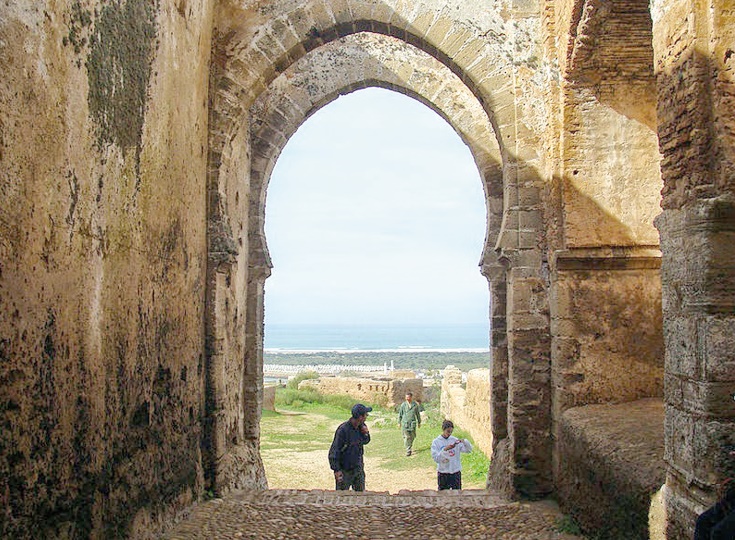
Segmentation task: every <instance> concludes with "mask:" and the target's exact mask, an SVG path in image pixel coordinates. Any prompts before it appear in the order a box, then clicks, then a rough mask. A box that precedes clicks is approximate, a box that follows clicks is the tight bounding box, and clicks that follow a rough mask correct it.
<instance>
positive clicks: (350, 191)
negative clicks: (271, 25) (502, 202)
mask: <svg viewBox="0 0 735 540" xmlns="http://www.w3.org/2000/svg"><path fill="white" fill-rule="evenodd" d="M485 219H486V210H485V206H484V194H483V191H482V185H481V182H480V178H479V173H478V171H477V168H476V166H475V164H474V162H473V160H472V156H471V153H470V151H469V149H468V148H467V147H466V146H465V145H464V143H463V142H462V141H461V139H460V138H459V137H458V136H457V134H456V133H455V132H454V130H453V129H452V128H451V127H450V126H449V125H448V124H447V123H446V122H445V121H444V120H443V119H442V118H441V117H439V116H438V115H437V114H436V113H434V112H433V111H431V110H430V109H429V108H427V107H426V106H424V105H423V104H421V103H418V102H416V101H414V100H412V99H410V98H408V97H406V96H403V95H401V94H397V93H393V92H389V91H387V90H380V89H368V90H361V91H358V92H355V93H353V94H350V95H347V96H343V97H341V98H339V99H338V100H336V101H335V102H333V103H331V104H330V105H328V106H326V107H324V108H323V109H321V110H320V111H318V112H317V113H316V114H314V115H313V116H312V117H311V118H309V119H308V120H307V121H306V122H305V123H304V124H303V125H302V127H301V128H300V129H299V130H298V131H297V133H296V134H295V135H294V136H293V137H292V138H291V140H290V141H289V143H288V144H287V146H286V148H285V150H284V152H283V153H282V154H281V157H280V158H279V160H278V163H277V165H276V168H275V171H274V173H273V176H272V178H271V181H270V184H269V188H268V194H267V203H266V236H267V238H268V245H269V249H270V252H271V256H272V259H273V262H274V265H275V267H274V269H273V274H272V276H271V278H269V280H268V281H267V282H266V321H267V322H269V323H283V322H290V323H294V322H312V323H313V322H333V321H334V320H338V321H342V322H347V321H348V320H352V319H354V320H355V321H365V320H367V319H369V320H370V322H373V323H383V322H396V321H397V320H403V321H404V322H407V321H414V322H416V321H418V322H421V321H427V322H429V321H432V322H438V323H441V322H452V321H454V322H487V318H488V315H487V313H488V291H487V282H486V280H485V278H483V277H482V276H481V275H480V273H479V269H478V261H479V259H480V256H481V253H482V244H483V241H484V236H485Z"/></svg>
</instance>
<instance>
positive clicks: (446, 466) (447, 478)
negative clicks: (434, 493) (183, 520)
mask: <svg viewBox="0 0 735 540" xmlns="http://www.w3.org/2000/svg"><path fill="white" fill-rule="evenodd" d="M452 431H454V423H452V421H451V420H444V422H443V423H442V434H441V435H439V436H438V437H437V438H436V439H434V442H433V443H431V457H432V459H433V460H434V461H436V472H437V483H438V484H439V490H440V491H441V490H443V489H462V462H461V460H460V456H459V455H460V454H461V453H465V454H468V453H470V452H472V444H471V443H470V441H468V440H467V439H458V438H457V437H453V436H452Z"/></svg>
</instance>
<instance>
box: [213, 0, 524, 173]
mask: <svg viewBox="0 0 735 540" xmlns="http://www.w3.org/2000/svg"><path fill="white" fill-rule="evenodd" d="M459 4H461V9H460V6H459V5H458V2H446V1H445V0H424V1H423V2H404V1H402V0H360V1H356V0H352V1H347V0H341V1H331V2H326V1H323V0H310V1H306V2H293V1H291V0H272V1H268V2H237V1H231V2H223V4H222V5H221V6H220V11H219V16H218V22H217V30H216V33H215V40H214V45H215V47H214V48H215V52H214V54H213V58H212V63H213V64H212V69H213V72H214V73H215V76H214V81H213V82H214V86H213V88H212V92H213V95H212V98H213V100H214V104H215V110H214V112H213V115H212V118H211V120H212V125H211V128H212V140H211V141H210V148H211V149H212V151H213V152H214V154H215V161H216V160H217V159H216V155H217V154H218V153H219V150H218V149H221V148H222V147H223V146H224V144H226V141H227V139H228V138H229V136H228V133H229V135H230V136H231V135H232V133H233V132H234V130H235V129H236V126H234V125H233V124H234V123H236V122H237V118H238V117H240V116H241V115H242V114H243V113H244V111H246V110H247V109H249V107H250V106H251V105H252V103H253V102H254V101H255V100H256V99H257V97H258V96H259V95H260V94H261V93H262V92H264V91H266V89H267V88H268V85H269V84H270V83H271V82H272V81H273V80H274V79H275V78H276V77H277V76H278V75H279V74H280V73H283V72H284V71H286V69H288V67H289V66H290V65H291V64H293V63H294V62H296V61H297V60H298V59H299V58H302V57H303V56H304V55H306V54H307V53H308V52H310V51H312V50H314V49H317V48H318V47H321V46H323V45H325V44H327V43H330V42H332V41H334V40H337V39H339V38H341V37H345V36H348V35H351V34H356V33H360V32H373V33H378V34H383V35H386V36H393V37H396V38H397V39H399V40H402V41H405V42H407V43H409V44H412V45H414V46H416V47H418V48H419V49H421V50H423V51H425V52H426V53H428V54H430V55H431V56H433V57H434V58H436V59H437V60H438V61H439V62H441V63H442V64H444V65H445V66H447V67H448V68H449V69H450V70H451V71H452V72H453V73H455V74H456V75H457V76H458V77H459V78H460V79H461V80H462V81H463V82H464V83H465V85H467V87H468V88H469V89H470V91H471V92H472V93H473V94H474V95H475V96H476V97H477V99H478V100H479V102H480V103H481V104H482V106H483V108H484V109H485V111H486V112H487V113H488V116H489V117H490V121H491V123H492V125H493V127H494V129H495V132H496V133H498V134H499V135H500V134H502V137H503V139H502V142H501V152H502V153H503V155H504V156H505V155H506V151H505V148H509V149H510V150H511V151H513V150H514V148H513V145H514V143H515V141H514V136H515V135H514V131H515V130H514V128H515V114H516V111H515V107H514V99H513V90H514V84H513V65H514V62H516V63H517V62H518V61H519V58H518V56H519V52H518V51H519V50H525V49H528V51H529V52H528V54H533V52H532V51H531V49H532V48H531V47H523V48H519V41H522V40H526V41H529V42H530V41H532V40H533V37H532V34H533V30H529V29H528V28H524V25H523V24H522V23H519V21H517V20H515V21H511V20H509V19H508V12H507V11H506V10H503V9H502V8H503V6H502V5H497V6H486V5H484V4H485V3H484V2H483V3H480V2H470V1H461V2H459ZM520 36H522V37H520ZM514 56H515V57H514Z"/></svg>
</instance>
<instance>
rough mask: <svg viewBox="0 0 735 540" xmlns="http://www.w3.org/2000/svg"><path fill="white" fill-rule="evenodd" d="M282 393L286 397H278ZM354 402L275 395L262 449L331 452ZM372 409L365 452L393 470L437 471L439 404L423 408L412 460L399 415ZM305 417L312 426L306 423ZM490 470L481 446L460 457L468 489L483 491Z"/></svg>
mask: <svg viewBox="0 0 735 540" xmlns="http://www.w3.org/2000/svg"><path fill="white" fill-rule="evenodd" d="M294 392H295V393H294ZM302 392H307V394H305V395H304V394H302ZM279 394H280V395H281V396H287V398H286V399H283V397H282V398H280V399H279ZM314 394H316V396H315V395H314ZM287 402H288V404H286V403H287ZM354 403H355V400H354V399H353V398H350V397H349V396H343V395H340V396H334V395H333V396H325V395H322V394H319V393H318V392H313V393H312V391H311V390H308V391H307V390H290V389H287V388H286V389H279V390H278V391H277V392H276V406H277V408H278V412H272V411H264V414H263V416H262V419H261V423H260V427H261V441H260V444H261V450H262V451H264V452H267V451H270V450H278V449H283V448H294V447H301V448H304V449H307V448H308V449H310V450H313V449H328V448H329V446H330V445H331V443H332V438H333V437H334V429H335V428H336V426H337V425H338V424H339V423H340V422H343V421H345V420H347V419H348V418H349V417H350V410H351V408H352V405H354ZM369 405H371V406H373V412H371V413H370V414H369V416H368V420H367V424H368V426H369V427H370V434H371V439H372V440H371V442H370V444H369V445H368V447H367V448H366V452H369V454H370V456H371V457H375V458H378V459H379V460H380V462H381V467H383V468H385V469H387V470H393V471H409V470H415V469H417V468H422V469H423V468H426V469H429V470H436V463H435V462H434V460H433V459H432V458H431V443H432V442H433V440H434V439H435V438H436V437H437V436H439V435H440V434H441V423H442V421H443V418H442V416H441V413H440V411H439V407H438V404H432V403H428V404H426V405H425V411H424V420H423V422H422V424H421V427H420V428H419V429H418V430H417V433H416V440H415V441H414V443H413V455H412V456H411V457H410V458H407V457H406V452H405V449H404V445H403V435H402V432H401V429H400V427H399V426H398V415H397V413H396V411H395V410H393V409H386V408H384V407H379V406H377V405H376V404H369ZM266 413H267V414H266ZM306 413H308V418H309V423H308V425H306V421H305V417H306ZM454 434H455V435H456V436H457V437H461V438H466V439H470V441H472V438H471V437H470V436H469V434H468V433H467V432H466V431H464V430H462V429H461V428H456V429H455V432H454ZM473 446H474V442H473ZM489 466H490V461H489V460H488V458H487V457H486V456H485V454H483V453H482V452H481V451H480V450H479V449H478V448H475V449H474V450H473V451H472V452H471V453H469V454H462V478H463V484H464V487H466V488H474V489H477V488H484V487H485V479H486V476H487V471H488V468H489Z"/></svg>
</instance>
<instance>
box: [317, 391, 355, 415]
mask: <svg viewBox="0 0 735 540" xmlns="http://www.w3.org/2000/svg"><path fill="white" fill-rule="evenodd" d="M322 400H323V403H328V404H330V405H334V406H335V407H340V408H342V409H347V410H348V411H351V410H352V406H353V405H354V404H355V403H357V401H355V398H353V397H350V396H348V395H345V394H327V395H323V396H322Z"/></svg>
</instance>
